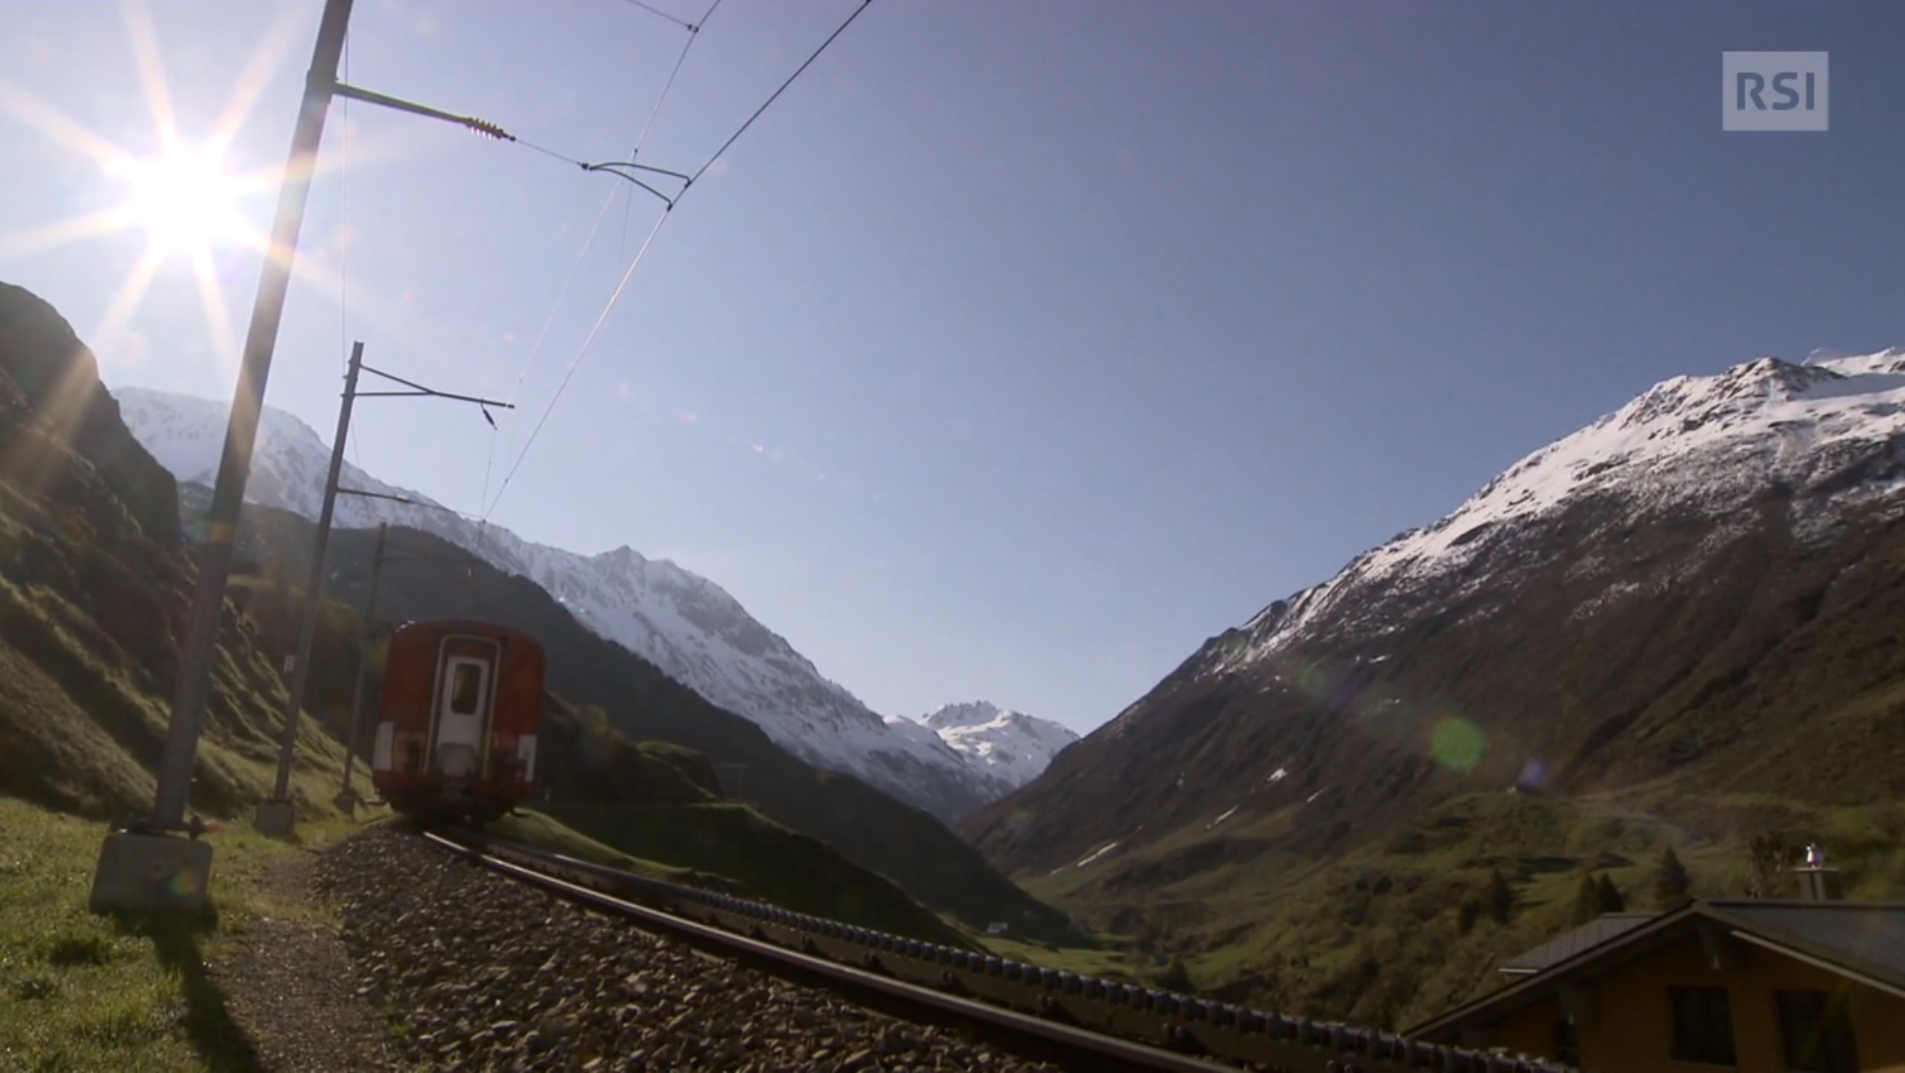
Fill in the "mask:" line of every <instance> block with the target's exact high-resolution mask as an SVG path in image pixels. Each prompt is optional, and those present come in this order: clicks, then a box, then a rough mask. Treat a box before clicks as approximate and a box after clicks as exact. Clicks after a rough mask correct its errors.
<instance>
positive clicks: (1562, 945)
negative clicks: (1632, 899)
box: [1501, 913, 1660, 976]
mask: <svg viewBox="0 0 1905 1073" xmlns="http://www.w3.org/2000/svg"><path fill="white" fill-rule="evenodd" d="M1659 915H1660V914H1659V913H1603V914H1602V915H1600V916H1598V917H1596V918H1595V919H1594V920H1593V921H1591V922H1589V923H1587V924H1584V925H1582V926H1581V927H1578V928H1576V929H1574V930H1573V931H1571V932H1569V933H1567V934H1566V935H1563V936H1562V937H1561V938H1559V939H1555V940H1552V941H1550V942H1546V943H1542V944H1541V945H1540V946H1537V947H1535V948H1534V949H1533V950H1529V951H1526V952H1525V953H1521V954H1517V955H1516V956H1515V957H1513V958H1511V959H1509V960H1508V961H1507V962H1506V963H1504V964H1503V965H1502V967H1501V971H1502V973H1503V974H1504V975H1507V976H1526V975H1528V974H1530V973H1534V972H1540V971H1541V970H1542V969H1545V968H1547V967H1548V966H1550V965H1553V964H1556V963H1558V962H1562V961H1566V960H1567V959H1569V958H1571V957H1573V956H1574V955H1576V954H1579V953H1581V952H1582V951H1584V950H1587V949H1590V948H1592V947H1596V946H1599V945H1601V944H1602V943H1604V942H1606V941H1607V940H1609V939H1612V938H1613V937H1614V936H1616V935H1619V934H1620V933H1622V932H1624V931H1626V930H1628V929H1629V928H1636V927H1639V926H1640V925H1642V924H1645V923H1647V922H1648V921H1650V920H1652V919H1654V918H1655V917H1657V916H1659Z"/></svg>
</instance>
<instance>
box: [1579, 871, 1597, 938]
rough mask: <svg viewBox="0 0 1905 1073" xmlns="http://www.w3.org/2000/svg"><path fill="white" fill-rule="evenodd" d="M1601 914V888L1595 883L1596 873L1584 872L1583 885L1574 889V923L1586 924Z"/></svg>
mask: <svg viewBox="0 0 1905 1073" xmlns="http://www.w3.org/2000/svg"><path fill="white" fill-rule="evenodd" d="M1600 915H1601V890H1600V888H1599V887H1597V886H1595V884H1594V873H1592V872H1582V873H1581V885H1580V886H1578V887H1576V888H1575V889H1574V915H1573V920H1574V923H1575V924H1576V925H1577V926H1578V925H1581V924H1586V923H1588V922H1589V921H1591V920H1593V919H1594V918H1595V917H1597V916H1600Z"/></svg>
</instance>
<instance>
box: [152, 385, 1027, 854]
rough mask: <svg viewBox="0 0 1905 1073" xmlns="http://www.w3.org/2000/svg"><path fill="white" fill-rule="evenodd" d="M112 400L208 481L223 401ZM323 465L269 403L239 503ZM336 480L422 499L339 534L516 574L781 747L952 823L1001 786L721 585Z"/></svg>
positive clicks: (344, 501)
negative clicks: (396, 531) (438, 542)
mask: <svg viewBox="0 0 1905 1073" xmlns="http://www.w3.org/2000/svg"><path fill="white" fill-rule="evenodd" d="M118 394H119V397H120V403H121V406H122V408H123V411H124V413H125V418H126V422H127V424H128V425H129V426H130V427H131V428H132V430H133V432H134V434H135V435H136V436H137V437H138V438H139V441H140V442H141V443H142V444H144V446H145V448H146V449H147V450H149V451H151V452H152V454H153V455H154V456H156V457H157V458H158V459H159V461H160V462H161V463H163V464H164V465H165V467H166V468H167V469H168V470H170V471H171V472H172V474H173V475H174V476H175V477H177V478H178V480H179V481H180V482H181V483H194V482H195V483H201V484H206V485H209V484H211V483H213V480H214V478H215V477H216V472H217V465H218V452H219V449H220V447H221V446H222V444H223V442H224V439H223V437H224V428H225V420H226V409H225V404H224V403H221V402H215V401H212V400H209V399H200V398H194V397H191V396H186V395H178V394H172V393H168V392H159V391H153V390H149V389H144V388H136V387H128V388H125V389H122V390H121V391H119V392H118ZM329 460H330V448H329V446H328V445H327V444H325V443H324V442H323V440H321V439H320V438H319V437H318V435H317V433H316V432H314V431H312V430H311V428H310V427H309V426H307V425H305V424H304V423H303V422H301V421H299V420H298V419H297V418H295V417H293V416H291V415H290V414H287V413H285V412H283V411H281V410H276V409H273V408H270V407H267V408H266V409H265V413H264V418H263V420H262V422H261V424H260V427H259V434H258V443H257V447H256V449H255V457H254V461H253V467H252V476H251V479H250V481H249V482H248V485H247V488H246V493H245V494H246V498H247V500H248V501H249V502H255V503H260V504H264V505H267V506H273V507H278V508H281V509H285V510H289V511H292V512H293V513H296V514H300V515H302V516H304V517H306V518H316V517H317V515H318V509H319V506H320V505H321V501H322V494H323V487H324V475H325V472H326V469H327V467H328V465H329ZM342 483H343V484H344V486H346V487H350V488H359V489H363V490H366V491H372V492H379V493H382V494H385V495H394V496H402V497H405V498H408V499H411V500H414V501H415V502H416V503H417V504H419V505H414V506H413V505H408V504H404V503H397V502H391V501H389V500H382V499H368V498H364V497H353V496H344V497H340V498H339V500H338V502H337V507H336V514H335V518H336V521H335V524H336V525H337V526H338V527H339V528H366V527H372V526H375V525H376V524H377V523H378V522H380V521H387V522H390V523H391V524H393V525H406V526H412V527H415V528H418V529H422V530H425V531H428V532H433V533H436V534H438V535H439V536H442V537H443V538H445V539H447V540H449V541H451V542H452V543H454V544H456V545H458V546H460V547H463V548H466V549H469V550H471V551H473V552H475V553H476V554H478V555H479V556H481V557H482V558H483V559H484V560H485V561H487V562H489V563H490V564H492V565H494V566H496V567H497V568H499V569H502V570H505V571H509V572H511V573H517V574H521V575H522V576H524V577H527V578H529V579H530V580H532V581H534V582H535V583H536V584H537V585H539V586H541V587H542V588H544V589H546V590H547V591H548V592H549V593H550V594H552V595H554V596H555V597H556V598H557V599H559V600H561V601H562V602H563V604H565V605H566V606H567V607H568V608H569V609H570V610H571V611H572V612H573V613H574V614H575V615H576V617H577V618H579V619H580V620H581V621H582V622H584V623H586V624H587V625H588V626H589V628H590V629H592V630H594V631H595V632H596V633H598V634H600V635H601V636H603V637H606V638H609V639H610V640H613V641H615V642H617V643H618V644H621V645H623V646H625V647H626V648H628V649H629V650H630V651H632V652H635V653H637V654H639V655H641V656H643V657H644V658H646V659H648V660H650V661H652V662H653V663H655V664H656V665H657V666H659V667H661V668H662V669H663V670H664V671H665V672H666V673H668V674H669V675H671V676H673V677H674V678H676V679H677V680H679V681H681V682H682V683H683V684H685V685H687V686H688V687H689V688H691V689H693V690H695V691H696V692H697V693H700V694H701V695H702V696H703V697H706V698H707V699H708V700H709V701H710V702H712V703H714V704H716V705H718V706H720V707H723V708H726V709H728V710H730V711H733V712H737V713H739V714H741V715H744V716H746V717H747V718H748V719H751V720H753V721H754V722H755V723H756V724H758V725H759V726H760V727H761V729H762V730H764V731H766V732H767V734H768V736H769V737H771V738H773V739H774V741H775V742H777V743H779V744H780V745H781V746H782V747H783V748H786V749H788V750H789V751H791V752H793V753H795V754H796V755H798V756H801V757H803V758H804V759H807V760H809V761H810V762H812V763H814V764H817V765H819V766H821V767H825V768H829V769H832V770H837V771H843V772H847V773H849V774H853V775H857V776H859V777H861V778H863V779H865V780H867V781H868V782H870V783H872V784H873V785H875V786H878V787H880V788H881V789H883V790H885V791H887V792H888V793H891V794H893V795H894V796H896V797H899V798H900V799H902V800H905V801H908V802H911V803H913V804H916V805H918V806H920V807H921V808H924V809H926V810H927V811H929V812H932V813H933V814H934V815H936V816H939V817H940V818H942V819H945V820H948V821H950V820H952V819H955V818H957V817H959V816H962V815H964V814H966V813H967V812H970V811H971V810H972V809H973V808H975V807H977V806H978V805H980V804H981V803H983V802H985V801H987V800H990V799H992V798H994V797H997V796H998V795H999V794H1000V793H1003V792H1004V791H1005V790H1007V789H1010V785H1008V784H1007V783H1006V782H1005V781H1002V780H1001V779H1000V778H999V777H998V776H997V774H996V772H995V771H994V769H993V768H992V766H991V765H989V764H986V763H983V762H982V763H979V764H977V765H975V764H971V763H969V762H968V759H967V757H968V754H967V753H965V752H962V751H960V750H959V749H956V748H954V747H953V746H951V745H949V744H948V743H947V742H946V741H944V740H942V739H941V738H940V737H939V736H938V735H936V734H919V733H914V732H912V730H913V727H909V726H907V725H904V724H896V723H894V722H893V721H891V720H885V719H882V718H881V717H880V716H879V715H877V714H875V713H874V712H873V711H871V710H870V709H868V708H867V706H866V705H865V704H863V703H861V701H860V700H859V699H858V698H856V697H855V696H854V695H853V694H852V693H850V692H848V691H847V690H846V689H845V688H843V687H842V686H840V685H838V684H837V683H835V682H832V681H830V680H829V679H827V678H826V677H825V676H824V675H822V674H821V673H820V671H819V670H818V669H817V668H816V667H815V666H814V665H813V663H812V662H810V661H809V660H808V659H807V658H806V657H805V656H802V655H801V654H800V653H799V652H797V651H795V650H794V648H793V646H792V645H790V644H788V642H787V641H786V639H784V638H782V637H781V636H780V635H778V634H776V633H774V632H773V631H772V630H770V629H768V628H767V627H766V626H763V625H762V624H761V623H760V622H758V621H756V620H755V619H754V618H753V617H752V616H750V615H749V614H748V613H747V610H746V609H745V608H743V607H742V606H741V604H740V603H739V602H738V601H736V600H735V599H734V598H733V597H732V596H730V595H729V594H728V593H727V592H725V591H723V590H722V589H721V587H720V586H718V585H716V584H715V583H714V582H712V581H709V580H708V579H706V578H703V577H700V576H699V575H696V574H694V573H691V572H689V571H687V570H684V569H682V568H680V567H679V566H676V565H675V564H674V563H671V562H668V561H667V560H650V559H647V558H644V557H643V556H642V555H641V554H640V553H638V552H636V551H635V550H634V549H632V548H628V547H621V548H617V549H615V550H613V551H608V552H603V553H601V554H599V555H593V556H590V555H581V554H578V553H575V552H570V551H564V550H562V549H560V548H553V547H549V546H547V545H543V544H536V543H532V542H530V541H526V540H523V539H522V538H520V537H518V536H516V535H515V534H514V533H511V532H510V531H509V530H507V529H503V528H500V527H498V526H494V525H490V526H480V525H478V524H477V523H476V522H474V521H472V520H470V519H467V518H464V517H461V516H459V515H457V514H454V513H452V512H449V511H446V510H442V509H436V508H437V507H438V505H437V504H435V502H434V501H432V500H431V499H429V497H427V496H425V495H423V494H421V493H419V492H414V491H410V490H407V489H401V488H395V487H392V486H390V485H388V484H385V483H384V482H382V481H379V480H377V479H376V478H374V477H371V476H370V475H368V474H366V473H364V472H362V471H360V470H358V469H357V467H355V466H353V465H351V464H350V463H349V462H348V461H347V462H346V463H345V466H344V474H343V477H342ZM913 726H915V727H916V726H917V724H914V725H913Z"/></svg>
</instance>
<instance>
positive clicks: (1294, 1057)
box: [424, 830, 1575, 1073]
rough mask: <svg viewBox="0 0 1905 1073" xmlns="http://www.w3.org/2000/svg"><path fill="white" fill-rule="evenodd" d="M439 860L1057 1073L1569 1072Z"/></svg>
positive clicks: (636, 891) (511, 866) (788, 919)
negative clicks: (1073, 1072)
mask: <svg viewBox="0 0 1905 1073" xmlns="http://www.w3.org/2000/svg"><path fill="white" fill-rule="evenodd" d="M424 837H425V838H427V839H429V840H430V841H431V842H433V843H434V844H436V845H438V846H440V847H442V848H443V849H445V850H446V851H449V852H453V853H457V854H460V855H462V856H464V857H466V858H468V859H470V860H472V861H474V862H476V863H478V864H481V865H483V866H485V867H488V868H492V869H494V870H496V871H499V872H502V873H504V874H506V875H509V876H512V877H513V878H516V879H519V880H522V881H525V882H529V883H534V884H537V885H539V886H541V887H543V888H545V889H547V890H550V891H551V892H553V893H555V894H557V895H558V896H561V897H564V898H568V899H572V900H575V901H579V902H583V903H587V904H591V905H593V906H595V907H597V908H599V909H604V910H607V911H608V912H610V913H613V914H615V915H618V916H622V917H625V918H628V919H630V920H631V921H633V922H635V923H637V924H638V925H639V926H641V927H644V928H648V929H651V930H658V931H663V932H666V933H668V934H669V935H670V936H671V937H673V938H676V939H678V940H681V941H684V942H686V943H688V944H690V945H691V946H694V947H696V948H698V949H701V950H704V951H707V952H710V953H713V954H716V955H719V956H722V957H727V958H733V959H736V960H739V961H742V962H744V963H748V964H751V965H753V966H754V967H757V968H760V969H762V970H763V971H767V972H771V973H773V974H774V975H777V976H780V977H782V978H787V979H793V980H795V981H797V982H801V983H806V984H810V985H813V986H820V987H825V988H828V989H831V990H834V991H836V992H840V993H842V994H844V995H845V996H847V997H849V998H851V999H852V1000H853V1001H855V1002H857V1003H859V1004H861V1005H863V1006H867V1007H869V1008H873V1009H877V1010H880V1011H881V1012H884V1013H889V1014H892V1015H894V1016H898V1017H901V1018H904V1019H906V1020H909V1021H912V1022H915V1023H931V1024H940V1025H945V1026H956V1027H959V1028H961V1029H964V1030H966V1031H969V1032H971V1033H973V1034H975V1035H976V1036H977V1037H979V1038H982V1039H984V1040H986V1041H987V1042H989V1043H992V1044H994V1045H995V1046H999V1047H1000V1048H1002V1049H1005V1050H1010V1051H1013V1052H1014V1053H1018V1054H1020V1055H1022V1056H1024V1057H1027V1058H1033V1059H1037V1060H1041V1061H1046V1062H1050V1063H1052V1064H1054V1065H1058V1066H1060V1067H1063V1068H1068V1069H1082V1070H1092V1071H1100V1070H1103V1071H1107V1073H1110V1071H1125V1070H1130V1071H1138V1070H1168V1071H1182V1073H1235V1071H1236V1070H1238V1069H1240V1068H1241V1069H1248V1070H1256V1071H1260V1073H1421V1071H1429V1073H1575V1071H1574V1070H1572V1068H1571V1067H1568V1066H1563V1065H1558V1064H1555V1063H1551V1062H1546V1061H1537V1060H1532V1059H1527V1058H1516V1057H1510V1056H1504V1055H1497V1054H1488V1053H1483V1052H1478V1051H1471V1050H1463V1049H1460V1048H1453V1047H1446V1046H1441V1045H1437V1044H1430V1043H1424V1042H1421V1041H1417V1040H1408V1039H1404V1038H1402V1037H1400V1036H1396V1035H1392V1034H1389V1033H1384V1032H1377V1031H1372V1030H1368V1029H1361V1028H1355V1027H1351V1026H1348V1025H1341V1024H1333V1023H1327V1022H1320V1021H1313V1020H1309V1019H1305V1018H1293V1017H1285V1016H1282V1015H1280V1014H1275V1013H1270V1012H1266V1011H1262V1010H1253V1009H1248V1008H1245V1007H1241V1006H1234V1005H1230V1004H1228V1003H1220V1002H1210V1001H1207V1000H1203V999H1197V998H1191V997H1188V996H1183V995H1177V994H1173V993H1170V992H1163V991H1156V990H1152V989H1148V988H1142V987H1135V986H1132V985H1129V984H1124V983H1119V982H1116V981H1110V980H1102V979H1097V978H1093V977H1086V976H1080V975H1078V974H1075V973H1070V972H1061V971H1058V970H1054V969H1049V968H1043V967H1040V966H1035V965H1028V964H1025V963H1023V962H1017V961H1011V960H1009V959H1004V958H999V957H993V956H990V955H986V954H981V953H975V952H973V951H968V950H957V949H953V948H951V947H944V946H939V945H936V944H932V943H924V942H920V941H919V940H916V939H908V938H905V937H902V936H896V935H889V934H885V933H881V932H875V931H872V930H870V929H866V928H860V927H855V926H853V925H848V924H842V923H840V922H838V921H833V920H827V919H824V918H821V917H814V916H807V915H805V914H801V913H794V912H790V911H788V910H786V909H782V908H780V907H778V906H774V905H769V904H766V903H763V902H755V901H749V900H747V899H743V898H736V897H733V896H731V895H725V894H720V893H716V892H713V891H707V890H702V889H699V888H695V887H687V886H682V885H680V884H675V883H667V882H663V881H661V880H655V879H650V878H648V877H646V876H638V875H633V874H630V873H628V872H624V871H621V870H619V869H615V868H610V867H607V866H604V865H600V864H595V863H592V862H589V861H582V860H578V859H576V858H573V857H568V856H565V855H563V854H558V853H551V852H548V851H545V850H540V849H535V848H532V847H529V846H524V845H520V844H517V843H513V842H508V841H504V840H500V839H495V838H491V837H489V836H486V835H480V834H476V833H474V832H470V831H463V830H439V831H426V832H424Z"/></svg>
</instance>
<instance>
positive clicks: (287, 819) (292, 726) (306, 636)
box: [257, 342, 364, 835]
mask: <svg viewBox="0 0 1905 1073" xmlns="http://www.w3.org/2000/svg"><path fill="white" fill-rule="evenodd" d="M363 367H364V344H363V343H362V342H358V343H354V344H352V345H351V361H350V365H349V366H348V367H347V368H346V370H345V372H344V404H343V405H342V406H340V407H338V409H337V435H335V436H333V437H332V438H331V468H330V471H329V472H328V473H327V474H326V475H325V477H324V505H323V506H321V507H319V508H318V521H317V535H316V536H315V537H314V538H313V541H312V546H311V569H310V572H309V573H308V574H306V580H305V585H304V628H303V630H302V631H301V632H300V633H299V634H298V654H297V655H296V656H294V657H292V658H293V660H294V662H293V663H292V665H291V696H290V700H289V701H288V702H287V703H286V705H285V709H284V738H283V740H282V741H281V742H280V743H279V748H278V782H277V786H276V788H274V789H273V790H272V794H271V800H269V801H266V802H264V803H263V804H261V805H260V806H259V807H258V823H257V826H258V830H260V831H263V832H264V833H265V834H268V835H281V834H288V833H289V832H290V830H291V827H292V825H293V823H294V822H295V821H294V818H293V816H292V810H291V798H290V789H291V757H292V754H293V752H294V751H295V750H296V749H297V743H298V707H299V705H300V703H301V702H302V701H303V700H304V687H305V684H306V683H307V682H308V681H309V680H310V673H311V645H312V643H313V642H314V641H315V640H316V638H317V620H318V608H319V606H320V605H321V604H322V603H323V599H322V592H323V587H324V553H325V551H326V549H327V548H328V547H329V545H330V540H331V515H332V513H333V512H334V511H335V509H336V507H337V477H338V474H339V473H340V472H342V470H343V468H344V442H345V440H346V439H348V438H349V436H350V432H351V404H352V403H353V402H355V401H356V399H357V373H358V370H360V369H362V368H363Z"/></svg>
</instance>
